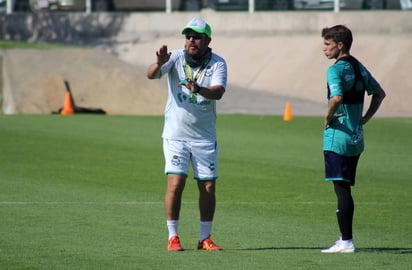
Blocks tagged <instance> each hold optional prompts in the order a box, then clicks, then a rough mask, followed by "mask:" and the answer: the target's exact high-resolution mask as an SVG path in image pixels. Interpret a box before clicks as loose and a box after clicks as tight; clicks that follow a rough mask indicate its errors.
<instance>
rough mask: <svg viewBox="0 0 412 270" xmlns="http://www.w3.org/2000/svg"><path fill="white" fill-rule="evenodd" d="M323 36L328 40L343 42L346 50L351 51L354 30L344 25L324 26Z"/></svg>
mask: <svg viewBox="0 0 412 270" xmlns="http://www.w3.org/2000/svg"><path fill="white" fill-rule="evenodd" d="M322 37H323V38H324V39H327V40H329V39H331V40H333V41H334V42H336V43H339V42H342V43H343V46H344V50H345V51H346V52H349V51H350V48H351V46H352V41H353V37H352V32H351V31H350V29H349V28H347V27H346V26H344V25H335V26H332V27H326V28H323V29H322Z"/></svg>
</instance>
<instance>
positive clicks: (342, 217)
mask: <svg viewBox="0 0 412 270" xmlns="http://www.w3.org/2000/svg"><path fill="white" fill-rule="evenodd" d="M333 184H334V188H335V193H336V197H337V199H338V206H337V209H336V216H337V218H338V224H339V229H340V232H341V234H342V240H349V239H352V223H353V214H354V210H355V205H354V203H353V198H352V194H351V186H350V183H348V182H345V181H333Z"/></svg>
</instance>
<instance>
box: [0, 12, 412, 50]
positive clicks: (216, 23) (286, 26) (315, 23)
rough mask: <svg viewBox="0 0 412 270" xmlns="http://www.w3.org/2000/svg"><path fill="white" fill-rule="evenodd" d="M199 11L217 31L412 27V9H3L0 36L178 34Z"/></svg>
mask: <svg viewBox="0 0 412 270" xmlns="http://www.w3.org/2000/svg"><path fill="white" fill-rule="evenodd" d="M194 16H200V17H202V18H204V19H205V20H207V21H208V22H209V23H210V24H211V25H212V29H213V32H214V34H216V35H219V34H225V35H227V34H233V35H246V36H249V35H261V34H265V35H268V34H270V35H275V34H295V33H299V34H301V33H319V32H320V29H322V28H323V27H325V26H330V25H334V24H347V25H349V26H350V27H351V29H352V30H353V31H354V32H357V33H368V34H399V33H401V34H402V33H412V11H342V12H340V13H334V12H332V11H325V12H309V11H307V12H306V11H305V12H294V11H290V12H256V13H253V14H250V13H248V12H215V11H211V10H202V11H201V12H199V13H191V12H178V13H171V14H167V13H137V12H136V13H93V14H89V15H88V14H85V13H16V14H11V15H6V14H1V15H0V39H2V40H28V41H47V42H65V43H73V44H89V43H92V44H94V43H98V42H102V41H110V40H119V39H120V40H123V39H130V38H135V39H137V40H138V39H144V37H145V36H159V35H174V34H176V25H184V24H185V23H186V22H187V21H188V20H190V19H191V18H192V17H194Z"/></svg>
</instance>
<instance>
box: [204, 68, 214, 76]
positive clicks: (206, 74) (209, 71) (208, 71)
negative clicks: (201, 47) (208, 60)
mask: <svg viewBox="0 0 412 270" xmlns="http://www.w3.org/2000/svg"><path fill="white" fill-rule="evenodd" d="M204 74H205V77H210V76H212V74H213V71H212V69H211V68H210V67H207V69H206V70H205V73H204Z"/></svg>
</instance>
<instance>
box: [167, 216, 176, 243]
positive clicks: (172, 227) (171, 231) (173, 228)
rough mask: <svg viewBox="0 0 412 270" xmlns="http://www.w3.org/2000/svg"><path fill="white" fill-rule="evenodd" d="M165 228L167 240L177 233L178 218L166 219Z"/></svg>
mask: <svg viewBox="0 0 412 270" xmlns="http://www.w3.org/2000/svg"><path fill="white" fill-rule="evenodd" d="M166 224H167V229H168V230H169V240H170V238H172V237H173V236H175V235H177V228H178V226H179V220H167V221H166Z"/></svg>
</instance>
